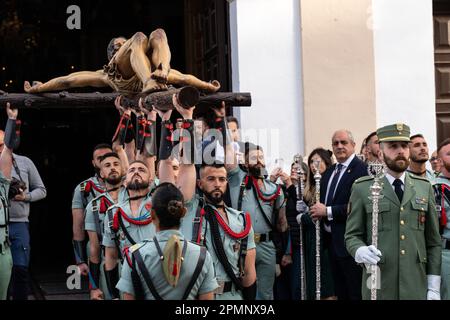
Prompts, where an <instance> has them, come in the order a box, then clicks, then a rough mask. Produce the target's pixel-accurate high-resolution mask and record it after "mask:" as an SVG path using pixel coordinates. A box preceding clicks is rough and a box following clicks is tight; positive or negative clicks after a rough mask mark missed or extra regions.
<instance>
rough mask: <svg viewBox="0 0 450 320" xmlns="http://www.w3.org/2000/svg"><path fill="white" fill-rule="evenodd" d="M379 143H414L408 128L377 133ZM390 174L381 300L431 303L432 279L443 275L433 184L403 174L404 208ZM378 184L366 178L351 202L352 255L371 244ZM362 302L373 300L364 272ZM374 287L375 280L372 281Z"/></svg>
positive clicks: (382, 204)
mask: <svg viewBox="0 0 450 320" xmlns="http://www.w3.org/2000/svg"><path fill="white" fill-rule="evenodd" d="M377 136H378V138H379V141H380V142H385V141H409V128H408V127H407V126H405V125H392V126H387V127H383V128H381V129H378V130H377ZM388 177H389V178H390V179H391V180H394V178H393V177H392V176H389V175H388V174H386V175H385V176H384V177H383V178H382V179H381V184H382V191H381V194H382V195H383V198H382V199H380V200H379V218H378V246H377V248H378V249H379V250H380V251H381V254H382V256H381V259H380V261H379V262H378V266H379V268H380V271H379V273H378V274H379V277H380V278H381V283H380V286H381V287H380V290H377V297H378V299H381V300H397V299H401V300H403V299H407V300H425V299H427V290H428V285H427V275H436V276H440V274H441V240H440V236H439V225H438V219H437V214H436V209H435V200H434V194H433V189H432V187H431V184H430V182H429V181H428V180H427V179H425V178H421V177H417V176H415V175H412V174H409V173H408V172H404V176H403V175H402V177H400V180H402V178H403V177H404V193H403V197H402V201H401V203H400V201H399V197H398V196H397V195H396V193H395V192H394V188H393V186H392V185H391V182H390V181H389V180H388ZM373 182H374V180H373V178H371V177H369V176H368V177H362V178H360V179H358V180H356V181H355V183H354V184H353V187H352V193H351V196H350V203H349V216H348V219H347V226H346V233H345V242H346V246H347V250H348V251H349V253H350V254H351V255H352V256H353V257H355V255H356V251H357V250H358V249H359V248H360V247H363V246H369V245H370V244H371V242H372V212H373V209H372V205H373V204H372V200H370V199H369V195H370V189H369V188H370V186H371V185H372V184H373ZM364 270H366V272H363V281H362V296H363V299H370V289H369V286H368V278H369V277H370V274H369V273H368V272H367V271H368V270H367V269H366V268H364ZM369 282H370V280H369Z"/></svg>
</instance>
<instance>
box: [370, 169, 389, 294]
mask: <svg viewBox="0 0 450 320" xmlns="http://www.w3.org/2000/svg"><path fill="white" fill-rule="evenodd" d="M367 172H368V173H369V176H371V177H372V178H373V179H374V182H373V184H372V185H371V186H370V196H369V199H370V200H372V245H373V246H374V247H375V248H377V249H378V201H379V200H380V199H382V198H383V195H381V190H383V187H382V186H381V183H380V180H381V179H382V178H383V176H384V172H385V167H384V164H383V163H381V162H377V161H375V162H369V163H368V166H367ZM370 269H371V277H370V299H371V300H377V289H378V280H379V279H378V265H371V266H370Z"/></svg>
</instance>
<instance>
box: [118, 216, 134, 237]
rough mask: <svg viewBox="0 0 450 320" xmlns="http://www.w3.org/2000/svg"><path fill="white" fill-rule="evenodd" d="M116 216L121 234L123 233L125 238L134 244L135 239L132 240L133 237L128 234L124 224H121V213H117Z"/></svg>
mask: <svg viewBox="0 0 450 320" xmlns="http://www.w3.org/2000/svg"><path fill="white" fill-rule="evenodd" d="M117 218H119V224H120V229H122V231H123V234H124V235H125V237H126V238H127V240H128V241H129V242H130V243H131V244H132V245H135V244H136V241H134V239H133V238H132V237H131V236H130V234H129V233H128V230H127V228H126V227H125V225H124V224H123V220H122V215H121V214H118V217H117Z"/></svg>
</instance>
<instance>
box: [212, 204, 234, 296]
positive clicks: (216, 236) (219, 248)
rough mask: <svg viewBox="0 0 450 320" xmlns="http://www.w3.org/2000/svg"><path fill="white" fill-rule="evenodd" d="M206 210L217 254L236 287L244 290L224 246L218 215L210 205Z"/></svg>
mask: <svg viewBox="0 0 450 320" xmlns="http://www.w3.org/2000/svg"><path fill="white" fill-rule="evenodd" d="M205 210H206V219H207V220H208V222H209V225H210V228H211V231H210V232H211V238H212V243H213V247H214V251H215V252H216V256H217V258H218V259H219V262H220V263H221V264H222V266H223V268H224V270H225V272H226V274H227V275H228V276H229V277H230V279H231V281H233V283H234V285H235V286H236V288H238V289H239V290H242V284H241V282H240V281H239V279H238V278H237V277H236V275H235V274H234V272H233V268H232V267H231V264H230V261H228V257H227V255H226V252H225V249H224V247H223V243H222V239H221V238H220V231H219V224H218V222H217V220H216V217H214V216H213V214H214V213H212V209H211V207H210V206H205Z"/></svg>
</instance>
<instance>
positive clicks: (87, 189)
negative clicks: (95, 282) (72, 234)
mask: <svg viewBox="0 0 450 320" xmlns="http://www.w3.org/2000/svg"><path fill="white" fill-rule="evenodd" d="M104 192H105V186H104V185H103V184H102V183H101V182H100V179H99V177H98V176H97V175H95V176H93V177H91V178H89V179H86V180H84V181H83V182H81V183H80V184H78V185H77V186H76V188H75V190H74V192H73V197H72V209H82V210H83V212H84V211H85V209H86V206H87V205H88V203H89V202H90V201H92V199H94V198H95V197H97V196H99V195H101V194H103V193H104ZM84 213H85V212H84ZM74 249H75V260H76V261H77V264H78V263H79V262H81V261H82V260H83V259H84V258H81V256H82V255H83V253H82V252H78V251H77V249H76V248H74ZM78 250H80V249H78ZM86 256H87V257H86V259H88V258H89V243H88V244H87V246H86ZM86 263H87V261H86Z"/></svg>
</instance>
